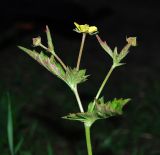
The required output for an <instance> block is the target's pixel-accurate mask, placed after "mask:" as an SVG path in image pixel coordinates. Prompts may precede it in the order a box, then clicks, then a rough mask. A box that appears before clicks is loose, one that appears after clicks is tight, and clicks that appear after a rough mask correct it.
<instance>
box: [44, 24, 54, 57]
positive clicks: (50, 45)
mask: <svg viewBox="0 0 160 155" xmlns="http://www.w3.org/2000/svg"><path fill="white" fill-rule="evenodd" d="M46 34H47V41H48V48H49V51H50V52H51V53H52V54H53V55H54V54H55V52H54V46H53V42H52V37H51V33H50V30H49V28H48V26H46Z"/></svg>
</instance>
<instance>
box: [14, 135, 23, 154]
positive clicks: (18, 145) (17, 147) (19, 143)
mask: <svg viewBox="0 0 160 155" xmlns="http://www.w3.org/2000/svg"><path fill="white" fill-rule="evenodd" d="M23 142H24V138H23V137H21V139H20V140H19V142H18V143H17V145H16V146H15V154H17V153H18V151H19V150H20V148H21V146H22V144H23Z"/></svg>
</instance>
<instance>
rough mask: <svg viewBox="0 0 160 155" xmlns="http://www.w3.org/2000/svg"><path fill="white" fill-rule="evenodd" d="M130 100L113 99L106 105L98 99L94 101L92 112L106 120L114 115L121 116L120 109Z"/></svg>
mask: <svg viewBox="0 0 160 155" xmlns="http://www.w3.org/2000/svg"><path fill="white" fill-rule="evenodd" d="M129 101H130V99H122V98H121V99H116V98H115V99H114V100H112V101H108V102H107V103H104V102H102V101H101V100H100V99H99V100H97V101H96V105H95V109H94V111H95V112H96V113H97V114H98V115H99V117H102V118H108V117H111V116H115V115H121V114H122V109H123V107H124V105H125V104H127V103H128V102H129Z"/></svg>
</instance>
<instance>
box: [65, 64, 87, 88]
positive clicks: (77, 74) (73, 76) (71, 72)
mask: <svg viewBox="0 0 160 155" xmlns="http://www.w3.org/2000/svg"><path fill="white" fill-rule="evenodd" d="M87 77H88V75H86V70H84V69H82V70H77V69H76V68H73V69H71V68H69V67H67V69H66V74H65V82H66V83H67V84H68V85H69V86H70V88H71V89H72V90H74V89H75V88H76V86H77V84H79V83H82V82H85V81H86V80H87Z"/></svg>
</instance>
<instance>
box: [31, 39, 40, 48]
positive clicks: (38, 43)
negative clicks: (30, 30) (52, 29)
mask: <svg viewBox="0 0 160 155" xmlns="http://www.w3.org/2000/svg"><path fill="white" fill-rule="evenodd" d="M32 41H33V45H34V46H35V47H36V46H40V45H41V37H36V38H33V39H32Z"/></svg>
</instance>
